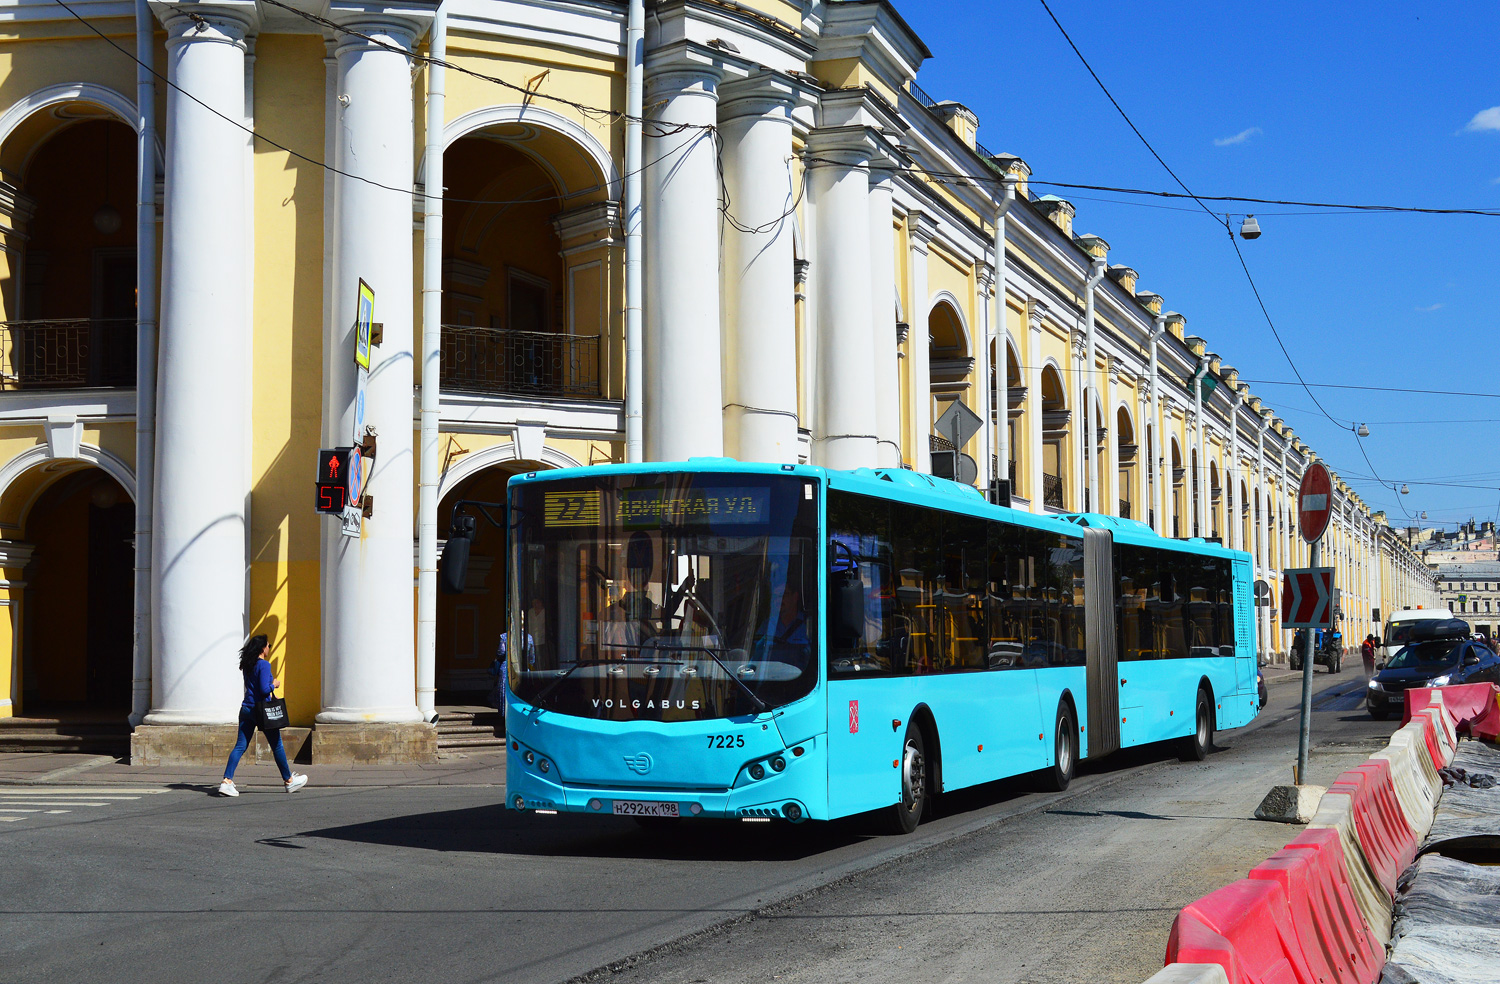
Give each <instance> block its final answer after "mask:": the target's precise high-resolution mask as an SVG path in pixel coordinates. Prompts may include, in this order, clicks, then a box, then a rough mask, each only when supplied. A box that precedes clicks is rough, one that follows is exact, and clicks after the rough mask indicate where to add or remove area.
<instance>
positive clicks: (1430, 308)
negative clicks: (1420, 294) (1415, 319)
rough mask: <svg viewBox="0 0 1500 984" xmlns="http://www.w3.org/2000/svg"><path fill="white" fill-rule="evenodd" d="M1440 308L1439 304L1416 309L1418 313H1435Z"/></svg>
mask: <svg viewBox="0 0 1500 984" xmlns="http://www.w3.org/2000/svg"><path fill="white" fill-rule="evenodd" d="M1440 307H1442V305H1441V304H1429V305H1427V306H1426V307H1418V308H1417V310H1418V311H1436V310H1437V309H1438V308H1440Z"/></svg>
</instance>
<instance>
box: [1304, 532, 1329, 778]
mask: <svg viewBox="0 0 1500 984" xmlns="http://www.w3.org/2000/svg"><path fill="white" fill-rule="evenodd" d="M1322 546H1323V538H1322V537H1319V538H1318V539H1316V540H1314V541H1313V542H1312V547H1311V549H1310V550H1309V553H1308V563H1307V566H1308V567H1317V566H1318V563H1319V561H1321V560H1322V557H1321V554H1322ZM1328 606H1329V607H1330V608H1332V607H1333V599H1332V598H1329V599H1328ZM1303 631H1304V632H1305V633H1306V635H1305V636H1304V637H1303V639H1302V729H1301V734H1300V736H1299V737H1298V739H1297V777H1296V781H1297V785H1299V786H1303V785H1306V784H1307V745H1308V737H1309V735H1310V734H1311V731H1312V692H1313V648H1314V647H1313V639H1314V637H1315V634H1316V631H1317V630H1315V629H1304V630H1303Z"/></svg>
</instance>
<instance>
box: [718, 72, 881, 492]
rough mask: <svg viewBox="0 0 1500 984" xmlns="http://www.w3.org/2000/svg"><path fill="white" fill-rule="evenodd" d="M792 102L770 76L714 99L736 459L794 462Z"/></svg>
mask: <svg viewBox="0 0 1500 984" xmlns="http://www.w3.org/2000/svg"><path fill="white" fill-rule="evenodd" d="M791 106H792V89H791V87H790V86H789V85H787V84H786V83H785V82H782V81H779V80H777V79H776V78H775V77H774V76H770V75H756V76H753V77H751V78H749V79H746V80H745V81H743V82H737V83H734V84H733V85H730V86H725V87H724V90H723V92H722V93H721V96H720V100H719V104H718V113H719V134H720V138H721V140H722V141H723V154H724V185H725V187H726V188H727V189H728V191H729V201H730V212H731V213H732V214H733V216H734V219H735V222H734V224H733V225H725V226H724V263H723V284H722V289H723V304H724V349H725V351H724V359H725V366H724V370H725V371H724V452H725V453H726V454H728V455H729V456H730V457H733V458H738V459H740V460H741V461H775V462H788V463H793V464H795V463H796V461H797V373H796V372H795V366H796V365H797V332H796V312H795V306H796V302H795V299H794V297H793V290H794V284H793V283H792V262H793V255H792V232H793V225H794V223H795V221H796V220H795V219H794V218H793V217H792V216H791V215H790V214H789V213H790V212H791V209H792V205H793V202H794V201H795V199H796V195H795V192H794V188H793V187H792V165H791V156H792V117H791ZM895 334H896V332H895V328H894V326H893V327H892V329H891V346H892V348H893V349H894V347H895ZM894 363H895V357H894V352H893V353H892V364H893V365H894Z"/></svg>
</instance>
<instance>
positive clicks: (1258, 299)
mask: <svg viewBox="0 0 1500 984" xmlns="http://www.w3.org/2000/svg"><path fill="white" fill-rule="evenodd" d="M1037 2H1038V3H1040V4H1041V5H1042V9H1043V10H1045V11H1046V12H1047V16H1048V17H1050V18H1051V19H1052V23H1053V24H1055V25H1056V26H1057V30H1058V31H1059V32H1060V33H1061V34H1062V36H1063V39H1064V40H1066V41H1067V42H1068V47H1070V48H1072V49H1073V53H1074V54H1075V55H1077V56H1078V60H1079V61H1080V62H1082V63H1083V67H1084V68H1085V69H1087V70H1088V73H1089V75H1090V76H1091V77H1092V78H1093V80H1094V82H1095V83H1096V84H1097V85H1098V86H1099V89H1100V91H1102V92H1103V93H1104V95H1105V97H1106V98H1108V99H1109V101H1110V104H1111V105H1112V106H1114V107H1115V110H1116V112H1118V113H1119V114H1120V117H1121V118H1122V119H1123V120H1124V121H1125V123H1126V125H1128V126H1129V127H1130V129H1131V132H1133V133H1134V134H1135V135H1136V137H1138V138H1139V139H1140V141H1141V143H1142V144H1143V145H1145V147H1146V149H1147V150H1148V151H1150V152H1151V156H1152V157H1154V158H1156V162H1157V163H1158V164H1160V165H1161V166H1162V168H1163V169H1164V170H1165V171H1166V172H1167V173H1168V174H1169V175H1171V176H1172V180H1173V181H1176V182H1177V184H1178V186H1179V187H1181V188H1182V190H1183V191H1184V192H1186V193H1187V196H1188V197H1189V198H1191V199H1192V200H1193V201H1195V202H1197V203H1198V205H1199V206H1200V207H1201V208H1202V209H1203V211H1204V212H1205V213H1206V214H1207V215H1208V216H1209V217H1210V218H1212V219H1213V220H1214V221H1215V222H1216V223H1219V224H1220V225H1222V226H1223V227H1224V231H1225V232H1226V233H1228V235H1229V244H1230V245H1231V246H1232V247H1234V255H1235V257H1236V258H1237V259H1238V260H1239V261H1240V269H1241V270H1243V271H1244V273H1245V280H1246V281H1247V282H1248V283H1249V284H1250V291H1251V293H1252V294H1254V295H1255V303H1256V304H1257V305H1258V306H1259V307H1260V312H1261V314H1262V315H1264V316H1265V319H1266V324H1267V326H1269V327H1270V329H1271V336H1272V337H1273V338H1275V339H1276V345H1277V347H1278V348H1280V349H1281V354H1282V355H1283V356H1285V357H1286V361H1287V365H1288V366H1290V367H1291V370H1292V374H1293V375H1294V376H1296V377H1297V381H1298V382H1299V383H1300V384H1301V385H1302V389H1303V391H1304V392H1306V393H1307V395H1308V397H1309V398H1310V399H1311V400H1312V401H1313V405H1314V406H1316V407H1317V408H1318V410H1319V411H1320V412H1321V413H1322V414H1323V416H1324V417H1327V418H1328V420H1329V422H1331V423H1333V424H1334V425H1335V426H1338V427H1340V429H1342V426H1343V425H1342V424H1341V423H1340V422H1339V420H1338V419H1337V418H1336V417H1334V416H1333V414H1331V413H1329V412H1328V410H1327V408H1326V407H1324V406H1323V403H1322V401H1320V400H1319V399H1318V396H1317V394H1316V393H1314V392H1313V391H1312V388H1311V387H1310V386H1308V385H1307V381H1306V380H1305V379H1303V378H1302V370H1300V369H1298V368H1297V363H1296V361H1295V360H1294V359H1293V358H1292V353H1291V352H1290V351H1289V350H1288V349H1287V347H1286V343H1285V342H1284V341H1283V340H1282V338H1281V332H1280V331H1279V330H1278V329H1277V327H1276V321H1275V319H1273V318H1272V317H1271V312H1270V310H1269V309H1268V308H1267V307H1266V302H1265V298H1263V297H1262V296H1261V293H1260V286H1259V285H1258V284H1256V282H1255V277H1254V276H1253V275H1252V274H1251V273H1250V265H1249V264H1248V263H1247V262H1246V261H1245V254H1244V253H1243V252H1241V250H1240V244H1239V242H1238V241H1236V239H1235V238H1234V227H1233V226H1232V225H1231V223H1230V221H1229V218H1228V217H1227V216H1225V217H1224V218H1222V219H1221V218H1220V217H1219V215H1218V214H1217V213H1215V212H1214V210H1213V209H1211V208H1209V207H1208V205H1207V204H1206V203H1205V202H1204V200H1203V198H1201V197H1200V196H1199V195H1196V194H1194V192H1193V190H1192V189H1191V188H1189V187H1188V186H1187V183H1186V182H1185V181H1183V180H1182V178H1180V177H1178V176H1177V172H1176V171H1174V170H1172V167H1171V165H1169V164H1168V163H1167V162H1166V160H1165V159H1163V158H1162V156H1161V154H1159V153H1157V151H1156V148H1155V147H1153V146H1152V145H1151V141H1149V140H1147V139H1146V135H1145V134H1143V133H1142V132H1141V131H1140V128H1139V127H1137V126H1136V125H1135V122H1134V121H1133V120H1132V119H1131V118H1130V114H1129V113H1126V112H1125V109H1124V107H1123V106H1121V105H1120V103H1119V100H1117V99H1115V97H1114V94H1113V93H1111V92H1110V91H1109V87H1108V86H1106V85H1105V84H1104V80H1103V79H1101V78H1100V77H1099V73H1098V72H1095V71H1094V67H1093V66H1092V65H1090V64H1089V60H1088V59H1087V58H1086V57H1084V54H1083V52H1082V51H1081V50H1079V48H1078V45H1077V44H1075V43H1074V42H1073V38H1072V37H1071V36H1070V35H1069V34H1068V31H1067V28H1065V27H1063V25H1062V21H1060V20H1058V19H1057V15H1056V14H1055V13H1053V12H1052V8H1051V7H1050V6H1048V4H1047V0H1037ZM1174 197H1176V196H1175V195H1174ZM1281 204H1293V203H1289V202H1284V203H1281ZM1297 204H1307V203H1297ZM1497 214H1500V213H1497ZM1351 431H1352V429H1351ZM1352 433H1354V439H1355V443H1356V444H1357V445H1358V446H1359V453H1360V457H1362V458H1364V459H1365V464H1367V465H1368V466H1369V468H1370V471H1371V473H1373V474H1375V475H1376V477H1377V480H1379V472H1378V471H1377V469H1376V468H1375V465H1374V463H1373V462H1371V461H1370V456H1369V454H1368V453H1366V451H1365V446H1364V439H1363V438H1361V437H1360V436H1359V433H1358V431H1352ZM1382 484H1388V483H1382ZM1388 487H1389V488H1390V490H1391V492H1392V493H1393V494H1395V495H1396V504H1397V506H1398V507H1400V509H1401V510H1402V512H1405V511H1406V506H1405V504H1403V503H1402V502H1401V497H1400V495H1399V493H1397V490H1396V487H1395V486H1394V485H1389V484H1388Z"/></svg>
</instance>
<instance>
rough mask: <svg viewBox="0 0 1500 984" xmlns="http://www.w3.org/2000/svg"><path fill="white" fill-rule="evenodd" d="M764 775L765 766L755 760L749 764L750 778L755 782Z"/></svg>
mask: <svg viewBox="0 0 1500 984" xmlns="http://www.w3.org/2000/svg"><path fill="white" fill-rule="evenodd" d="M765 777H766V767H765V766H763V765H761V764H760V763H759V762H756V763H755V764H754V765H752V766H750V778H751V779H754V780H755V781H756V782H759V781H760V780H762V779H764V778H765Z"/></svg>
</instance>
